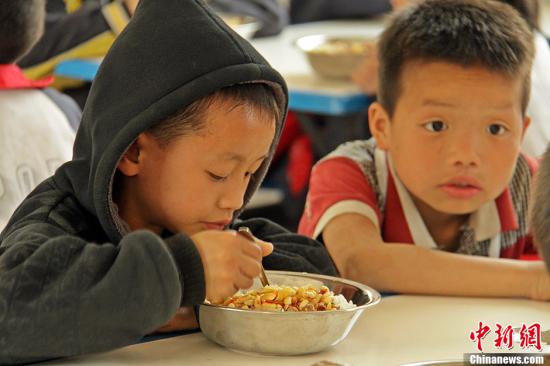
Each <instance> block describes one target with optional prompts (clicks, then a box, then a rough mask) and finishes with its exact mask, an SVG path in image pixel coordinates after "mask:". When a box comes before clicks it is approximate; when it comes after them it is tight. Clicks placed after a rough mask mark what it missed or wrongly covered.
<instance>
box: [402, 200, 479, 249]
mask: <svg viewBox="0 0 550 366" xmlns="http://www.w3.org/2000/svg"><path fill="white" fill-rule="evenodd" d="M412 200H413V202H414V204H415V206H416V208H417V209H418V213H419V214H420V216H421V217H422V220H423V221H424V224H425V225H426V228H427V229H428V232H429V233H430V235H431V236H432V238H433V240H434V241H435V243H436V244H437V246H438V247H439V248H440V249H442V250H445V251H449V252H454V251H456V250H457V249H458V246H459V245H460V236H461V230H460V229H461V228H462V227H463V226H464V224H466V223H467V222H468V218H469V217H470V215H469V214H463V215H457V214H447V213H444V212H439V211H436V210H434V209H433V208H431V207H430V206H428V205H427V204H425V203H424V202H422V201H420V200H418V199H416V198H415V197H412Z"/></svg>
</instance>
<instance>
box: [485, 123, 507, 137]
mask: <svg viewBox="0 0 550 366" xmlns="http://www.w3.org/2000/svg"><path fill="white" fill-rule="evenodd" d="M506 130H507V129H506V127H504V126H503V125H500V124H498V123H491V124H490V125H489V126H488V127H487V131H488V132H489V133H490V134H491V135H495V136H498V135H502V134H503V133H505V132H506Z"/></svg>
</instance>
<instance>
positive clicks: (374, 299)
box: [200, 270, 382, 316]
mask: <svg viewBox="0 0 550 366" xmlns="http://www.w3.org/2000/svg"><path fill="white" fill-rule="evenodd" d="M265 272H266V274H274V275H288V276H296V277H309V278H312V279H317V280H323V279H325V280H330V281H338V282H341V283H344V284H346V285H349V286H354V287H357V288H358V289H360V290H361V291H362V292H363V294H366V295H367V296H368V297H369V298H370V299H371V301H369V302H368V303H366V304H363V305H357V306H355V307H353V308H348V309H338V310H330V311H267V310H249V309H236V308H230V307H228V306H222V305H215V304H207V303H202V304H200V306H207V307H212V308H217V309H223V310H228V311H235V312H246V313H248V314H272V315H277V316H280V315H282V316H298V315H304V314H308V315H310V314H311V315H314V316H322V314H338V313H342V312H355V311H358V310H363V309H366V308H369V307H371V306H374V305H376V304H378V303H379V302H380V300H381V299H382V296H381V295H380V293H379V292H378V291H376V290H375V289H373V288H372V287H369V286H367V285H365V284H362V283H360V282H356V281H352V280H348V279H347V278H342V277H336V276H327V275H322V274H316V273H309V272H293V271H275V270H266V271H265ZM291 314H292V315H291Z"/></svg>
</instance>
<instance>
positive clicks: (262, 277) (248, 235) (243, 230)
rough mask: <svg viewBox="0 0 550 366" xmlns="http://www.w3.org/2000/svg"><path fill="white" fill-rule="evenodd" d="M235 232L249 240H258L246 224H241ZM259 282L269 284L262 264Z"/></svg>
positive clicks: (263, 284) (264, 284)
mask: <svg viewBox="0 0 550 366" xmlns="http://www.w3.org/2000/svg"><path fill="white" fill-rule="evenodd" d="M237 232H238V233H239V234H241V235H243V236H244V237H246V238H247V239H249V240H252V241H253V242H256V243H257V242H259V240H258V238H256V237H255V236H254V235H253V234H252V232H251V231H250V229H249V228H248V227H247V226H241V227H239V229H238V230H237ZM260 282H261V283H262V286H264V287H265V286H269V281H268V280H267V276H266V275H265V271H264V266H263V265H262V272H260Z"/></svg>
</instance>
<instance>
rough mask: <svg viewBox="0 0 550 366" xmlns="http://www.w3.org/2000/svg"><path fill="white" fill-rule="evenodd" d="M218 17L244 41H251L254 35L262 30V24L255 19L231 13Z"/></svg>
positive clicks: (221, 14)
mask: <svg viewBox="0 0 550 366" xmlns="http://www.w3.org/2000/svg"><path fill="white" fill-rule="evenodd" d="M218 15H219V16H220V18H222V20H223V21H224V22H225V23H226V24H227V25H228V26H229V27H231V28H232V29H233V30H234V31H235V32H237V34H239V35H240V36H241V37H243V38H244V39H248V40H249V39H251V38H252V37H253V36H254V33H256V31H257V30H258V29H260V23H259V22H258V21H257V20H256V18H254V17H250V16H246V15H239V14H229V13H220V14H218Z"/></svg>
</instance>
